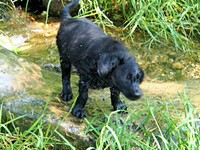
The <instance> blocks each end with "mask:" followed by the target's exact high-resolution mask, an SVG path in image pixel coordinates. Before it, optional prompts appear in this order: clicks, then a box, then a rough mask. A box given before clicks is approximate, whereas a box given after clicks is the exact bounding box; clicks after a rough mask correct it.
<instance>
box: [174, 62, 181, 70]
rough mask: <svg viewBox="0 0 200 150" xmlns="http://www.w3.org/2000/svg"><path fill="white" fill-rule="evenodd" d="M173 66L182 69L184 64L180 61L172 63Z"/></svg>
mask: <svg viewBox="0 0 200 150" xmlns="http://www.w3.org/2000/svg"><path fill="white" fill-rule="evenodd" d="M172 68H173V69H176V70H182V69H183V68H184V66H183V65H182V64H181V63H180V62H175V63H173V64H172Z"/></svg>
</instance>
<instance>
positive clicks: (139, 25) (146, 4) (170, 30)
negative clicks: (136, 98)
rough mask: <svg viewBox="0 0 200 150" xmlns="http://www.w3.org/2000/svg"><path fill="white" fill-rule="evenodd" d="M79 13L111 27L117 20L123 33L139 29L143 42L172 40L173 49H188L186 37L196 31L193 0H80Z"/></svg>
mask: <svg viewBox="0 0 200 150" xmlns="http://www.w3.org/2000/svg"><path fill="white" fill-rule="evenodd" d="M79 16H84V17H91V16H92V17H93V18H94V19H96V21H97V22H98V23H99V24H100V25H102V26H103V28H104V29H105V27H104V26H112V27H113V21H111V20H114V24H115V22H121V23H120V24H124V26H123V28H124V30H125V31H126V32H128V36H127V37H130V38H131V39H132V38H134V33H135V32H136V31H140V32H143V35H144V38H145V41H144V44H145V45H148V46H149V47H152V46H153V45H155V44H156V43H159V44H163V45H166V43H167V44H170V43H173V44H174V47H175V50H176V51H178V50H182V51H184V52H186V51H190V48H189V47H190V44H191V43H192V42H191V40H190V39H191V38H195V37H198V35H199V34H200V20H199V16H200V7H199V3H198V1H197V0H192V1H188V0H177V1H172V0H168V1H164V0H150V1H149V0H139V1H136V0H130V1H125V0H121V1H116V0H115V1H114V0H113V1H105V0H95V1H91V0H83V1H82V2H81V9H80V14H79Z"/></svg>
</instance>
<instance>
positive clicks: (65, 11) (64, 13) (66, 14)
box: [62, 0, 79, 19]
mask: <svg viewBox="0 0 200 150" xmlns="http://www.w3.org/2000/svg"><path fill="white" fill-rule="evenodd" d="M78 3H79V0H74V1H72V2H70V3H69V4H67V5H66V6H65V7H64V8H63V10H62V19H68V18H71V16H70V9H71V7H75V6H77V5H78Z"/></svg>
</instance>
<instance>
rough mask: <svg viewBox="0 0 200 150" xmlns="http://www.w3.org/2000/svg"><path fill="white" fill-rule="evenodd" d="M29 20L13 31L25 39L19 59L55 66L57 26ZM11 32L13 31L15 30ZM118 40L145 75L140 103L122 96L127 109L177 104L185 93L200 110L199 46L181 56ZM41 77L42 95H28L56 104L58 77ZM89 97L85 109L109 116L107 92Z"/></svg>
mask: <svg viewBox="0 0 200 150" xmlns="http://www.w3.org/2000/svg"><path fill="white" fill-rule="evenodd" d="M32 20H33V21H28V22H27V25H26V26H25V27H24V28H25V29H26V30H22V29H21V28H17V27H16V30H15V31H16V33H17V34H21V35H23V36H24V37H25V38H28V40H26V43H25V45H23V46H21V47H19V48H18V53H19V55H21V56H23V57H25V58H27V59H28V60H29V61H31V62H34V63H37V64H39V65H41V66H44V65H46V64H54V65H58V64H59V56H58V51H57V47H56V42H55V40H56V34H57V30H58V28H59V22H55V21H53V22H52V23H50V24H48V25H45V24H44V23H43V22H44V20H42V21H40V19H38V20H37V21H35V19H32ZM12 28H13V29H14V28H15V27H12ZM24 31H25V32H24ZM117 32H118V31H117ZM108 33H109V32H108ZM117 36H118V37H117V38H119V39H122V41H123V42H124V43H125V44H126V45H127V47H128V48H129V49H130V50H132V51H131V52H132V53H133V54H134V55H135V56H136V58H137V61H138V63H139V64H140V65H141V66H142V68H143V69H144V72H145V74H146V77H145V81H144V82H143V83H142V85H141V87H142V89H143V91H144V96H143V98H142V99H141V100H139V101H136V102H132V101H129V100H127V99H126V98H125V97H124V96H122V99H123V100H124V101H125V103H126V104H127V105H128V106H129V109H130V108H131V107H136V105H138V104H142V103H145V100H146V99H147V98H150V99H151V100H155V101H170V102H177V101H179V99H180V98H179V94H180V93H183V92H185V91H187V92H188V93H189V95H190V98H191V101H192V103H193V104H194V105H195V107H196V108H197V110H200V108H199V106H200V90H199V89H200V61H199V56H200V50H199V47H200V44H198V43H197V44H196V46H195V47H194V52H193V53H191V54H190V53H187V54H183V53H180V52H175V51H174V48H173V47H169V48H167V47H156V48H155V49H151V50H149V49H148V48H146V47H145V46H143V45H142V44H140V43H139V42H137V41H135V42H131V41H128V42H127V40H125V39H123V38H122V37H120V36H121V35H120V34H118V35H117ZM42 74H43V77H44V78H43V81H44V83H45V86H44V87H43V88H41V90H40V91H41V93H34V91H31V93H32V94H35V95H37V96H39V97H46V99H50V100H52V101H56V102H59V101H60V99H59V96H58V95H59V93H60V91H61V74H60V73H59V72H55V71H49V70H45V69H44V70H43V71H42ZM77 84H78V76H77V75H76V74H75V73H74V74H73V75H72V89H73V92H74V95H75V96H76V93H77ZM44 93H45V95H44ZM89 97H90V98H89V100H88V101H89V103H88V104H87V106H86V108H93V109H90V110H94V108H95V109H96V110H97V111H103V112H109V111H110V110H111V109H112V107H111V105H110V100H109V97H110V94H109V90H108V89H104V90H99V91H96V90H90V91H89ZM70 104H72V102H70ZM93 105H95V107H93ZM96 106H97V107H96ZM96 110H94V111H96ZM89 114H93V112H89Z"/></svg>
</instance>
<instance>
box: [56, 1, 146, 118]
mask: <svg viewBox="0 0 200 150" xmlns="http://www.w3.org/2000/svg"><path fill="white" fill-rule="evenodd" d="M78 3H79V0H74V1H73V2H71V3H69V4H68V5H66V6H65V8H64V9H63V12H62V22H61V25H60V29H59V31H58V35H57V45H58V49H59V53H60V63H61V69H62V85H63V89H62V94H61V97H62V99H63V100H65V101H69V100H71V99H72V97H73V94H72V90H71V87H70V72H71V66H72V65H73V66H75V68H76V69H77V72H78V74H79V76H80V81H79V96H78V99H77V101H76V104H75V106H74V108H73V110H72V114H73V115H74V116H76V117H77V118H83V117H85V116H86V113H85V110H84V107H85V104H86V101H87V99H88V89H89V88H94V89H101V88H105V87H110V92H111V104H112V106H113V108H114V110H126V109H127V107H126V105H125V104H124V103H123V102H122V101H121V100H120V98H119V95H120V92H122V93H123V94H124V95H125V96H126V97H127V98H128V99H130V100H136V99H139V98H140V97H141V95H142V91H141V89H140V88H139V84H140V83H141V82H142V81H143V78H144V73H143V71H142V70H141V69H140V67H139V65H138V64H137V63H136V60H135V58H134V57H133V56H131V55H130V54H129V53H128V50H127V49H126V47H125V46H124V45H123V44H122V43H120V42H119V41H117V40H115V39H113V38H112V37H109V36H107V35H106V34H105V33H104V32H103V31H102V30H101V29H100V28H99V27H98V26H97V25H96V24H94V23H93V22H91V21H90V20H88V19H85V18H81V19H80V18H78V19H77V18H76V19H75V18H71V16H70V14H69V12H70V8H71V7H74V6H77V5H78Z"/></svg>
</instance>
